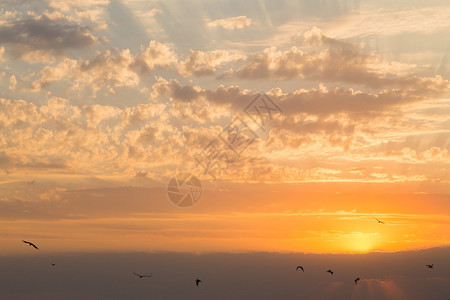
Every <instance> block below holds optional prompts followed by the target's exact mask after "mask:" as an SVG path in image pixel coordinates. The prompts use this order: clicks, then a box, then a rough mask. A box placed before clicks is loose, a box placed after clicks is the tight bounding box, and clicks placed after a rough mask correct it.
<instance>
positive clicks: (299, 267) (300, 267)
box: [295, 266, 305, 272]
mask: <svg viewBox="0 0 450 300" xmlns="http://www.w3.org/2000/svg"><path fill="white" fill-rule="evenodd" d="M298 269H302V271H303V272H305V270H303V267H302V266H297V269H295V271H298Z"/></svg>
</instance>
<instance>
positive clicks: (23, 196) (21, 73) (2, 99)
mask: <svg viewBox="0 0 450 300" xmlns="http://www.w3.org/2000/svg"><path fill="white" fill-rule="evenodd" d="M449 55H450V6H449V5H448V1H447V0H442V1H438V0H433V1H425V2H424V1H415V0H412V1H411V0H410V1H384V0H380V1H363V0H361V1H357V0H348V1H345V0H338V1H313V0H301V1H292V0H281V1H264V0H248V1H241V0H239V1H238V0H227V1H225V0H223V1H213V0H203V1H200V0H195V1H183V0H166V1H157V0H154V1H148V0H128V1H125V0H124V1H119V0H63V1H59V0H58V1H57V0H34V1H21V0H16V1H14V0H3V1H1V4H0V224H1V226H0V243H1V248H0V255H12V254H20V255H27V254H30V250H31V249H29V247H27V246H26V245H23V244H22V243H21V242H20V240H22V239H25V240H32V241H35V242H36V243H37V244H39V246H40V248H41V251H45V252H46V253H69V252H76V253H81V252H128V251H131V252H132V251H142V252H155V251H170V252H194V253H205V252H233V253H236V252H239V253H240V252H253V251H269V252H304V253H316V254H319V253H326V254H332V253H344V254H353V253H367V252H372V251H381V252H385V251H406V250H414V249H426V248H433V247H443V246H444V247H445V246H448V245H449V244H450V185H449V183H450V153H449V151H450V81H449V80H450V62H449V60H450V56H449ZM264 95H265V96H264ZM261 99H266V100H265V101H266V102H265V103H266V104H268V105H269V106H270V108H269V109H268V106H265V107H264V106H261V105H260V104H258V105H259V106H258V105H256V104H255V103H257V102H255V101H260V100H261ZM252 109H256V110H257V111H256V113H255V110H253V111H252ZM268 112H270V115H269V114H268ZM258 113H259V114H258ZM244 124H245V125H244ZM234 126H238V127H234ZM233 128H239V130H241V129H243V130H244V131H245V133H243V134H244V135H243V136H240V138H242V137H243V139H242V140H240V141H241V142H242V143H240V144H239V145H238V146H236V147H237V148H233V149H232V148H230V147H228V145H227V143H226V142H227V141H231V140H233V137H236V136H233V135H232V134H233V132H232V130H230V129H233ZM230 132H231V134H230ZM233 141H234V140H233ZM212 146H214V148H213V149H214V150H215V151H217V153H219V154H220V155H218V156H217V157H219V158H218V160H216V161H214V162H212V161H209V163H211V165H213V166H214V167H211V168H210V169H208V170H207V171H206V170H205V168H204V163H205V161H202V159H203V158H204V157H206V156H205V155H207V153H208V151H211V149H212V148H211V147H212ZM209 153H210V154H211V152H209ZM202 157H203V158H202ZM225 157H226V158H228V161H226V160H225V159H224V158H225ZM202 163H203V164H202ZM183 172H187V173H190V174H192V175H194V176H196V177H197V178H198V179H200V180H201V184H202V194H201V198H200V199H199V200H198V202H197V203H196V204H195V205H193V206H191V207H177V206H176V205H174V204H173V203H171V202H170V201H169V198H168V195H167V186H168V183H169V180H170V179H171V178H172V177H174V176H176V175H177V174H179V173H183ZM376 219H379V220H382V221H383V222H384V223H385V224H381V223H378V221H377V220H376Z"/></svg>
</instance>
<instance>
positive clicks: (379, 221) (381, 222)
mask: <svg viewBox="0 0 450 300" xmlns="http://www.w3.org/2000/svg"><path fill="white" fill-rule="evenodd" d="M375 220H377V221H378V223H380V224H384V222H383V221H381V220H378V219H377V218H375Z"/></svg>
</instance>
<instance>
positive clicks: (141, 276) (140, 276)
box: [133, 272, 152, 278]
mask: <svg viewBox="0 0 450 300" xmlns="http://www.w3.org/2000/svg"><path fill="white" fill-rule="evenodd" d="M133 274H134V275H136V276H139V278H143V277H152V275H151V274H150V275H140V274H138V273H134V272H133Z"/></svg>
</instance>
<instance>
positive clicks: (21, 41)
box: [0, 15, 102, 60]
mask: <svg viewBox="0 0 450 300" xmlns="http://www.w3.org/2000/svg"><path fill="white" fill-rule="evenodd" d="M101 40H102V39H100V38H98V37H95V36H94V35H92V29H91V28H89V27H87V26H81V25H78V24H72V23H70V22H68V21H67V20H64V19H56V20H52V19H50V18H49V17H47V16H45V15H42V16H39V17H36V18H31V19H23V20H17V21H14V22H11V23H7V24H3V25H1V26H0V43H2V44H5V45H9V46H10V47H11V51H10V52H11V54H12V56H13V57H14V58H16V59H26V60H42V59H50V58H49V57H50V56H52V55H56V56H60V55H62V54H63V53H64V52H66V51H67V50H70V49H76V48H84V47H87V46H91V45H94V44H97V43H99V42H100V41H101Z"/></svg>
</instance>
